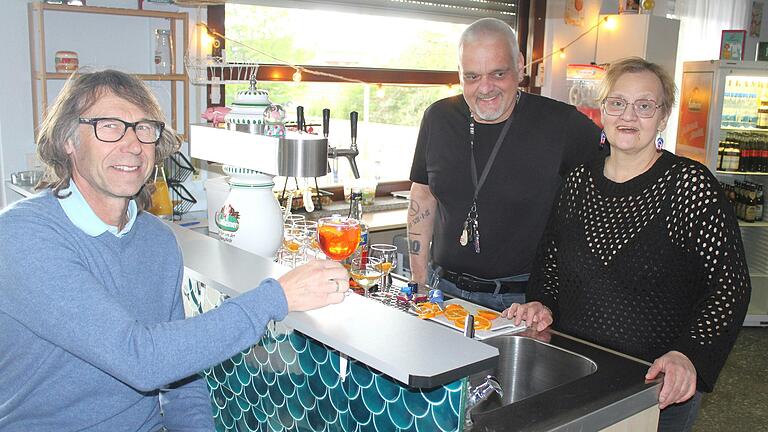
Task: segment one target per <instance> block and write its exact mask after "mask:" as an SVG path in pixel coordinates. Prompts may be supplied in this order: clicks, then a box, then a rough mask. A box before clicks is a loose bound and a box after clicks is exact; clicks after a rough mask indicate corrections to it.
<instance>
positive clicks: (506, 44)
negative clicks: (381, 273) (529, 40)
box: [408, 18, 601, 310]
mask: <svg viewBox="0 0 768 432" xmlns="http://www.w3.org/2000/svg"><path fill="white" fill-rule="evenodd" d="M523 65H524V60H523V56H522V55H521V54H520V52H519V49H518V46H517V38H516V36H515V33H514V31H513V30H512V29H511V28H510V27H509V25H507V24H506V23H504V22H503V21H500V20H497V19H493V18H484V19H481V20H478V21H476V22H475V23H473V24H472V25H470V26H469V27H468V28H467V29H466V30H465V32H464V33H463V34H462V36H461V40H460V42H459V77H460V80H461V85H462V89H463V95H459V96H454V97H450V98H446V99H443V100H440V101H437V102H435V103H434V104H432V105H431V106H430V107H429V108H427V110H426V111H425V112H424V118H423V119H422V123H421V129H420V131H419V138H418V142H417V145H416V152H415V154H414V158H413V165H412V166H411V181H413V185H412V187H411V203H410V208H409V212H408V237H409V247H410V263H411V271H412V273H413V279H414V280H415V281H416V282H418V283H419V284H422V285H423V284H424V283H427V282H429V283H431V284H432V285H435V284H436V283H438V281H439V284H438V286H437V287H438V288H440V289H441V290H443V292H444V293H445V294H448V295H450V296H453V297H461V298H464V299H466V300H469V301H471V302H473V303H478V304H482V305H485V306H487V307H489V308H493V309H496V310H503V309H505V308H507V307H509V306H510V305H511V304H512V303H522V302H524V301H525V287H526V285H527V281H528V274H529V273H530V266H531V263H532V261H533V255H534V253H535V251H536V246H537V244H538V241H539V238H540V237H541V234H542V232H543V230H544V226H545V225H546V221H547V217H548V215H549V210H550V207H551V205H552V202H553V200H554V198H555V194H556V193H557V189H558V187H559V185H560V182H561V180H562V179H563V178H564V176H565V175H566V174H567V173H568V171H570V170H571V169H572V168H574V167H576V166H578V165H580V164H582V163H584V162H586V161H588V160H590V159H592V158H594V157H597V156H598V155H599V154H600V153H601V150H600V148H601V145H600V129H599V128H598V127H597V126H596V125H595V124H594V123H592V121H590V120H589V119H588V118H587V117H586V116H584V115H582V114H581V113H579V112H578V111H577V110H576V109H575V108H574V107H573V106H571V105H567V104H564V103H561V102H557V101H554V100H552V99H548V98H545V97H541V96H537V95H533V94H529V93H523V92H521V91H520V90H519V89H518V84H519V82H520V80H521V79H522V77H523ZM430 242H431V252H432V260H431V262H430V259H429V255H430V253H429V252H430ZM430 275H431V276H430Z"/></svg>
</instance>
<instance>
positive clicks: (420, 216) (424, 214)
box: [409, 209, 432, 225]
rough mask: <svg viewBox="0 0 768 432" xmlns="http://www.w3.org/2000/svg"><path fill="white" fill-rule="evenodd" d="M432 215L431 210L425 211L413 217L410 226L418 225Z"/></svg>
mask: <svg viewBox="0 0 768 432" xmlns="http://www.w3.org/2000/svg"><path fill="white" fill-rule="evenodd" d="M431 214H432V213H431V212H430V211H429V209H426V210H424V211H423V212H421V213H419V214H416V215H411V218H412V219H411V223H410V224H409V225H417V224H418V223H419V222H421V221H423V220H424V219H425V218H426V217H428V216H430V215H431Z"/></svg>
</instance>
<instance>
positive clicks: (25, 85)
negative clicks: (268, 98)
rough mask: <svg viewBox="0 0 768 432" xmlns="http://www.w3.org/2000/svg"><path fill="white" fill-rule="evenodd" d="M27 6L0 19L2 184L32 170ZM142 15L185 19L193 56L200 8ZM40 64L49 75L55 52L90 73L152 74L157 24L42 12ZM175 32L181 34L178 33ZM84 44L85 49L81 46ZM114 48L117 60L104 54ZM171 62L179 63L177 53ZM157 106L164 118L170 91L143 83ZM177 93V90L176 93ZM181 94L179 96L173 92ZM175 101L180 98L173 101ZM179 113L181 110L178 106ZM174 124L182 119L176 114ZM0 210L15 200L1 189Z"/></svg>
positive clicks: (93, 2) (196, 93) (119, 2)
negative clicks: (68, 53)
mask: <svg viewBox="0 0 768 432" xmlns="http://www.w3.org/2000/svg"><path fill="white" fill-rule="evenodd" d="M29 2H30V1H28V0H4V1H3V13H2V14H0V37H2V39H1V40H3V41H5V43H4V44H3V48H2V56H3V58H4V59H5V64H4V66H3V67H2V68H0V95H2V101H3V102H2V103H0V179H2V180H3V181H5V180H8V179H9V178H10V176H11V173H12V172H16V171H22V170H26V169H30V168H32V167H31V166H30V165H29V159H31V158H32V155H34V152H35V145H34V132H33V123H32V84H31V72H30V61H29V60H30V59H29V30H28V18H27V4H28V3H29ZM137 4H138V3H137V1H136V0H89V1H88V5H89V6H104V7H120V8H127V9H136V8H137ZM144 8H145V9H152V10H167V11H173V12H177V11H180V12H187V13H189V35H190V41H189V43H188V45H187V46H188V49H190V50H191V52H193V53H197V50H198V48H197V44H196V40H197V32H196V25H195V24H196V23H197V22H199V21H205V19H206V13H205V8H181V7H178V6H175V5H165V4H158V3H148V2H146V1H145V2H144ZM45 18H46V29H45V30H46V52H47V55H46V64H47V65H48V68H47V69H48V70H49V71H52V70H53V53H54V52H55V51H57V50H61V49H70V50H74V51H77V52H78V54H79V57H80V65H81V66H85V65H90V66H94V67H96V68H105V67H110V68H115V69H119V70H123V71H126V72H136V73H153V71H152V63H151V53H152V50H153V49H154V39H153V36H152V31H153V29H154V28H156V27H159V26H160V25H162V23H158V22H157V20H147V19H143V18H132V17H113V16H103V15H96V14H93V15H92V14H63V13H48V12H46V15H45ZM178 31H181V28H180V27H179V28H178ZM84 40H87V44H84V42H83V41H84ZM115 41H117V43H118V47H117V48H118V49H119V51H117V52H118V54H116V55H113V56H108V55H106V54H104V53H105V52H107V51H109V50H110V49H111V48H112V47H114V46H115ZM178 54H179V56H178V57H177V61H182V59H183V57H182V55H183V53H181V52H179V53H178ZM149 84H150V86H151V87H152V88H153V89H154V90H155V92H156V95H157V96H158V99H159V100H160V103H161V105H163V107H164V109H165V110H166V111H167V114H168V115H169V114H170V112H169V109H170V86H169V84H167V83H149ZM62 85H63V81H49V100H53V99H54V98H55V96H56V93H57V92H58V91H59V90H60V89H61V86H62ZM179 90H181V89H180V88H179ZM179 93H181V92H179ZM178 97H179V98H181V95H179V96H178ZM189 102H190V103H189V107H190V120H191V121H192V122H195V121H197V119H198V118H199V115H200V114H199V113H200V112H201V110H202V108H201V107H203V106H204V105H205V87H197V86H193V87H191V90H190V101H189ZM179 109H181V105H179ZM179 121H183V115H182V113H181V112H180V113H179ZM0 191H2V195H0V208H2V207H4V206H5V205H6V204H8V203H10V202H13V201H16V200H18V199H19V198H21V197H20V196H19V195H18V194H16V193H15V192H13V191H10V190H8V188H6V187H4V186H3V187H1V188H0Z"/></svg>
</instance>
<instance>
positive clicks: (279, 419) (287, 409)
mask: <svg viewBox="0 0 768 432" xmlns="http://www.w3.org/2000/svg"><path fill="white" fill-rule="evenodd" d="M185 287H186V289H185V290H184V297H185V302H186V306H187V311H188V313H190V314H192V315H194V314H199V313H202V312H203V311H206V310H209V309H211V308H214V307H216V306H218V305H219V304H220V303H221V301H222V300H223V299H224V298H225V296H224V295H223V294H221V293H219V292H218V291H216V290H213V289H211V288H206V287H204V286H202V285H201V284H198V283H195V282H193V281H191V280H190V281H189V282H188V283H187V284H185ZM270 327H271V328H270V329H268V330H267V331H266V332H265V333H264V336H263V337H262V338H261V341H260V342H259V343H258V344H257V345H254V346H253V347H251V348H250V349H249V350H247V351H245V352H243V353H241V354H238V355H236V356H235V357H232V358H231V359H229V360H227V361H225V362H223V363H221V364H219V365H216V366H214V367H212V368H210V369H208V370H205V371H204V375H205V378H206V380H207V382H208V386H209V388H210V391H211V398H212V401H213V415H214V417H215V419H216V428H217V430H218V431H265V432H266V431H318V432H319V431H329V432H330V431H348V432H352V431H379V432H385V431H386V432H393V431H421V432H439V431H458V430H461V429H462V428H461V427H460V425H463V423H464V415H463V413H464V400H465V397H464V392H463V391H462V390H463V389H464V388H465V380H457V381H454V382H451V383H449V384H446V385H443V386H439V387H436V388H432V389H415V388H409V387H407V386H405V385H403V384H401V383H400V382H398V381H396V380H394V379H392V378H390V377H388V376H386V375H383V374H381V373H379V372H377V371H375V370H373V369H371V368H370V367H368V366H366V365H365V364H363V363H360V362H357V361H355V360H353V359H349V360H348V361H347V359H346V358H345V357H344V355H343V354H340V353H339V352H338V351H336V350H333V349H330V348H328V347H326V346H325V345H323V344H321V343H319V342H317V341H315V340H314V339H312V338H309V337H307V336H305V335H303V334H301V333H299V332H297V331H293V330H291V329H287V328H280V326H270ZM342 365H345V366H346V367H343V366H342ZM342 369H343V370H344V371H343V372H344V373H342Z"/></svg>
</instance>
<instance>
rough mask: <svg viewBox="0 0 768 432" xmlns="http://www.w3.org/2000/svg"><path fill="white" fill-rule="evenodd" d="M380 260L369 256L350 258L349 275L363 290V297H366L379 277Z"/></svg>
mask: <svg viewBox="0 0 768 432" xmlns="http://www.w3.org/2000/svg"><path fill="white" fill-rule="evenodd" d="M380 264H381V260H380V259H378V258H374V257H370V256H365V255H363V256H358V257H355V258H352V262H351V263H350V266H349V275H350V276H351V277H352V279H354V280H355V282H357V283H358V285H360V286H361V287H363V290H364V292H365V293H364V295H363V296H364V297H368V290H369V289H370V288H371V287H372V286H373V285H374V284H375V283H376V281H377V280H378V279H379V278H380V277H381V270H380Z"/></svg>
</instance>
